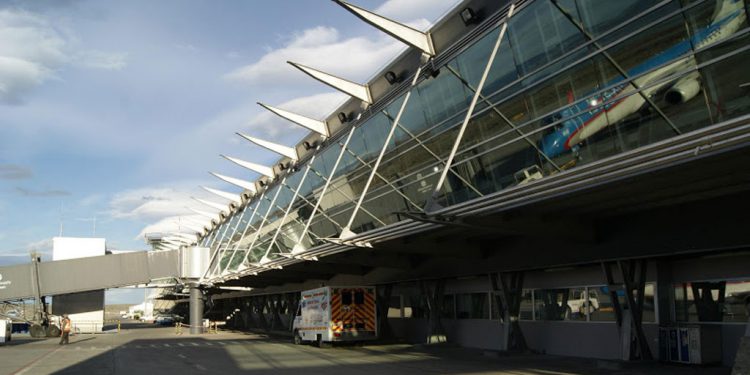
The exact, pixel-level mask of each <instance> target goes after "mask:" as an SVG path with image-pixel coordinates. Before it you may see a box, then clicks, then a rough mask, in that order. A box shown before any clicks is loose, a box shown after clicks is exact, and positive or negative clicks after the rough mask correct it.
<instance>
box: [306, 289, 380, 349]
mask: <svg viewBox="0 0 750 375" xmlns="http://www.w3.org/2000/svg"><path fill="white" fill-rule="evenodd" d="M300 297H301V298H300V302H299V307H298V308H297V315H296V316H295V318H294V323H293V324H292V330H293V331H294V343H295V344H302V343H303V342H315V343H317V344H318V345H320V344H321V343H333V342H343V341H366V340H374V339H376V338H377V337H378V321H377V316H378V314H377V310H376V307H375V298H376V294H375V287H371V286H353V287H352V286H347V287H337V286H326V287H321V288H317V289H312V290H306V291H303V292H302V293H301V296H300Z"/></svg>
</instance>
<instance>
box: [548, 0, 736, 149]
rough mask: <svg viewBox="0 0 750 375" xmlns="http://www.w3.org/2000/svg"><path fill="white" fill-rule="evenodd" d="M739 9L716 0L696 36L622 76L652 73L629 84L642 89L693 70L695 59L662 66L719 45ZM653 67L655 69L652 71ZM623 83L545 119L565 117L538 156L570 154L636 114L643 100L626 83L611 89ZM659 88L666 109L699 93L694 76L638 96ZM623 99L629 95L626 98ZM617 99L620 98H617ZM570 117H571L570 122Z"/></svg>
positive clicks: (697, 78)
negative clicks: (716, 43)
mask: <svg viewBox="0 0 750 375" xmlns="http://www.w3.org/2000/svg"><path fill="white" fill-rule="evenodd" d="M744 6H745V3H744V0H719V2H718V3H717V6H716V11H715V12H714V15H713V17H712V21H711V23H710V24H709V25H708V26H707V27H706V28H704V29H701V30H698V31H696V33H695V35H694V36H693V37H692V38H690V39H687V40H684V41H682V42H679V43H677V44H676V45H674V46H672V47H670V48H668V49H666V50H664V51H662V52H661V53H659V54H657V55H655V56H653V57H651V58H649V59H647V60H645V61H644V62H643V63H641V64H640V65H638V66H636V67H634V68H632V69H631V70H629V71H628V72H627V74H628V75H629V76H638V75H640V74H644V73H646V72H649V71H651V70H652V69H655V70H653V71H651V72H649V73H646V74H644V75H643V76H640V77H639V78H637V79H635V84H636V85H637V86H639V87H643V86H645V85H648V84H649V83H650V82H653V81H656V80H658V79H661V78H663V77H666V76H668V75H670V74H674V73H676V72H679V71H684V70H686V69H689V68H692V67H694V66H695V59H694V58H693V57H688V58H684V59H680V60H677V61H674V62H672V63H668V62H669V61H672V60H675V59H678V58H679V57H680V56H683V55H686V54H687V53H688V52H690V50H691V49H692V48H695V49H698V48H701V47H704V46H706V45H708V44H711V43H715V42H718V41H720V40H724V39H726V38H728V37H729V36H731V35H732V34H734V33H735V32H736V31H737V30H738V29H739V28H740V25H742V23H743V22H744V21H745V18H746V14H745V9H744ZM665 64H666V65H665ZM660 66H661V67H660ZM657 67H660V68H658V69H656V68H657ZM623 80H624V78H622V77H621V78H618V79H615V80H612V81H610V82H609V83H608V84H607V86H608V87H609V86H611V88H610V89H608V90H606V91H604V92H602V93H600V94H598V95H596V96H594V97H591V98H589V99H588V100H587V101H582V102H580V103H578V104H575V105H572V106H570V107H568V108H566V109H564V110H562V111H560V112H558V113H556V114H555V115H553V116H552V117H551V118H550V119H548V120H550V121H549V122H548V123H551V122H553V121H558V120H560V119H565V118H569V119H568V120H564V121H563V122H561V123H560V124H559V125H557V126H555V127H554V129H552V130H551V132H550V133H549V134H547V135H545V136H544V137H543V138H542V140H541V144H540V146H541V149H542V151H543V152H544V153H546V154H547V156H549V157H555V156H558V155H561V154H563V153H565V152H567V151H569V150H574V151H575V150H576V149H577V147H578V146H577V145H578V144H579V143H581V142H583V141H584V140H585V139H587V138H588V137H590V136H592V135H594V134H595V133H597V132H598V131H600V130H602V129H604V128H605V127H606V126H607V125H609V124H614V123H616V122H618V121H620V120H622V119H624V118H625V117H627V116H629V115H631V114H633V113H635V112H636V111H638V110H639V109H640V108H641V107H642V106H643V104H644V103H645V102H646V100H645V99H644V97H643V95H639V94H632V93H633V91H635V90H636V88H635V86H634V85H631V84H628V83H623V84H620V85H617V83H618V82H620V81H623ZM665 88H666V89H667V90H666V92H665V94H664V100H665V101H666V102H667V103H668V104H680V103H683V102H686V101H688V100H690V99H692V98H693V97H695V96H696V95H698V93H699V92H700V89H701V84H700V76H699V74H698V72H693V73H690V74H688V75H687V76H683V77H681V78H679V79H677V80H674V81H671V82H666V83H662V84H657V85H654V86H651V87H648V88H646V89H644V90H643V91H642V92H643V94H644V95H647V96H652V95H654V94H655V93H656V92H658V91H660V90H662V89H665ZM628 94H632V95H630V96H628ZM618 97H619V98H620V99H617V98H618ZM571 99H572V98H571ZM603 102H607V104H605V105H603V106H600V103H603ZM597 106H599V107H597ZM592 107H597V108H595V109H589V108H592ZM572 116H577V117H574V118H570V117H572Z"/></svg>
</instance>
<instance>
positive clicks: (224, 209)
mask: <svg viewBox="0 0 750 375" xmlns="http://www.w3.org/2000/svg"><path fill="white" fill-rule="evenodd" d="M191 198H193V199H195V200H196V201H198V202H200V203H203V204H205V205H206V206H209V207H213V208H215V209H217V210H219V211H221V212H227V210H228V208H229V207H227V206H225V205H223V204H219V203H215V202H211V201H207V200H204V199H200V198H196V197H191Z"/></svg>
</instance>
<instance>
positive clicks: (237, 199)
mask: <svg viewBox="0 0 750 375" xmlns="http://www.w3.org/2000/svg"><path fill="white" fill-rule="evenodd" d="M201 187H202V188H203V190H205V191H207V192H209V193H213V194H216V195H218V196H220V197H222V198H224V199H228V200H230V201H232V202H234V203H238V204H239V203H242V199H241V198H240V196H239V195H237V194H232V193H228V192H226V191H221V190H218V189H212V188H210V187H207V186H201Z"/></svg>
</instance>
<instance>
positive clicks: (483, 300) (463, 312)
mask: <svg viewBox="0 0 750 375" xmlns="http://www.w3.org/2000/svg"><path fill="white" fill-rule="evenodd" d="M488 298H489V294H488V293H462V294H456V314H457V317H458V319H489V317H490V309H489V303H488Z"/></svg>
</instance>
